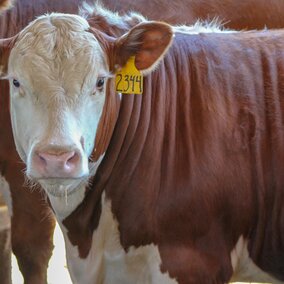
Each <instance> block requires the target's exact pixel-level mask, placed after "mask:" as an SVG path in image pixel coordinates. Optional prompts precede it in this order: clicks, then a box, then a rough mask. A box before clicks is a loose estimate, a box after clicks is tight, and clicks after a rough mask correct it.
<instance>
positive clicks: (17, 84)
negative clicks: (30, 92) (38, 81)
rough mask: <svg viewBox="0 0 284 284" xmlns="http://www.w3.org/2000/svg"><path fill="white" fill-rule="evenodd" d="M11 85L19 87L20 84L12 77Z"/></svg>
mask: <svg viewBox="0 0 284 284" xmlns="http://www.w3.org/2000/svg"><path fill="white" fill-rule="evenodd" d="M13 85H14V86H15V87H16V88H20V86H21V84H20V82H19V81H18V80H16V79H14V80H13Z"/></svg>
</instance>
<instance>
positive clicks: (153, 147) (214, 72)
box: [64, 31, 284, 284]
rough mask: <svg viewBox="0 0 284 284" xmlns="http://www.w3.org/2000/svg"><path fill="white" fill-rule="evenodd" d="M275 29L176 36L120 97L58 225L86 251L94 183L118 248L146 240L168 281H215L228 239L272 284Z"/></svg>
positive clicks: (279, 220)
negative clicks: (97, 153) (245, 250)
mask: <svg viewBox="0 0 284 284" xmlns="http://www.w3.org/2000/svg"><path fill="white" fill-rule="evenodd" d="M283 46H284V31H271V32H246V33H237V34H230V35H228V34H201V35H183V34H179V33H177V34H176V36H175V40H174V44H173V46H172V48H171V49H170V51H169V52H168V54H167V55H166V57H165V59H164V60H163V62H162V63H161V64H160V66H159V68H158V69H157V70H156V71H155V72H154V73H153V74H151V75H149V76H147V77H146V78H145V86H144V93H143V95H141V96H140V95H123V98H122V102H121V108H120V112H119V116H118V120H117V123H116V125H115V129H114V134H113V136H112V138H111V142H110V145H109V147H108V149H107V152H106V154H105V158H104V160H103V161H102V164H101V166H100V168H99V169H98V172H97V174H96V176H95V178H94V180H93V182H92V189H93V190H91V191H89V193H88V195H87V196H86V198H85V200H84V201H83V203H82V204H81V205H80V206H79V208H78V209H77V210H76V211H74V212H73V213H72V214H71V215H70V216H69V217H68V218H67V219H65V220H64V224H65V226H66V227H67V230H68V232H69V234H68V236H69V238H70V240H71V242H72V243H73V244H74V245H78V247H79V250H80V255H81V256H82V257H85V256H86V255H87V253H88V250H89V249H90V238H91V236H92V231H93V230H94V229H95V228H96V227H97V224H98V220H99V217H100V210H101V205H100V196H101V193H102V192H103V191H104V190H105V192H106V196H107V198H108V199H110V201H111V203H112V211H113V214H114V216H115V218H116V219H117V221H118V223H119V230H120V234H121V235H120V241H121V243H122V245H123V246H124V248H125V250H126V251H127V250H128V248H129V247H131V246H134V247H140V246H141V245H147V244H151V243H154V244H156V245H158V248H159V251H160V254H161V258H162V267H161V268H162V271H163V272H166V271H168V272H169V274H170V276H171V277H173V278H176V279H177V280H178V283H182V284H193V283H194V284H199V283H220V284H221V283H227V282H228V281H229V279H230V277H231V275H232V266H231V258H230V253H231V251H232V250H233V248H234V246H235V245H236V242H237V241H238V239H239V237H240V236H241V235H243V236H244V237H245V238H247V239H249V253H250V256H251V257H252V259H253V260H254V262H255V263H256V264H257V265H258V266H259V267H260V268H261V269H263V270H265V271H266V272H269V273H270V274H272V275H273V276H274V277H277V278H278V279H281V280H282V281H284V266H283V257H284V250H283V243H282V241H281V240H283V237H284V235H283V232H284V223H283V220H284V209H283V202H284V192H283V188H284V175H283V170H284V166H283V165H284V143H283V142H284V131H283V113H284V100H283V96H284V82H283V80H282V78H283V74H284V49H283Z"/></svg>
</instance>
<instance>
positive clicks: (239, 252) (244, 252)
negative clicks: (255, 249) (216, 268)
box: [231, 236, 284, 284]
mask: <svg viewBox="0 0 284 284" xmlns="http://www.w3.org/2000/svg"><path fill="white" fill-rule="evenodd" d="M231 262H232V266H233V269H234V275H233V277H232V278H231V282H237V281H240V282H261V283H263V282H264V283H273V284H284V282H282V281H280V280H277V279H275V278H273V277H272V276H270V275H269V274H268V273H266V272H264V271H262V270H261V269H260V268H259V267H257V266H256V265H255V264H254V263H253V261H252V259H251V258H250V257H249V253H248V241H247V240H245V239H244V238H243V236H241V237H240V238H239V240H238V242H237V244H236V247H235V249H234V250H233V251H232V252H231Z"/></svg>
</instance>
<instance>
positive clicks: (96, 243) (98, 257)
mask: <svg viewBox="0 0 284 284" xmlns="http://www.w3.org/2000/svg"><path fill="white" fill-rule="evenodd" d="M60 226H61V229H62V231H63V235H64V238H65V243H66V256H67V263H68V269H69V271H70V274H71V278H72V280H73V282H74V283H84V284H94V283H96V284H101V283H105V284H133V283H136V284H150V283H151V284H161V283H163V284H177V281H176V280H175V279H172V278H170V276H169V275H168V273H162V272H161V270H160V265H161V257H160V254H159V250H158V247H157V246H155V245H153V244H151V245H147V246H143V247H139V248H135V247H130V248H129V250H128V252H127V253H126V252H125V250H124V249H123V247H122V245H121V243H120V237H119V230H118V222H117V221H116V220H115V219H114V217H113V214H112V211H111V202H110V201H108V200H107V199H106V198H105V194H104V193H103V195H102V212H101V217H100V222H99V226H98V228H97V230H96V231H94V233H93V239H92V247H91V250H90V253H89V255H88V257H87V258H86V259H81V258H79V252H78V249H77V248H76V247H74V246H73V245H72V244H71V243H70V241H69V240H68V237H67V230H66V229H65V227H64V226H63V225H62V223H61V224H60Z"/></svg>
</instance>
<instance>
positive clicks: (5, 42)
mask: <svg viewBox="0 0 284 284" xmlns="http://www.w3.org/2000/svg"><path fill="white" fill-rule="evenodd" d="M15 40H16V37H11V38H7V39H0V78H3V77H5V76H6V75H7V71H8V61H9V56H10V52H11V49H12V48H13V46H14V42H15Z"/></svg>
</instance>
